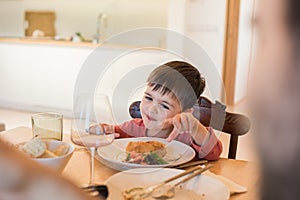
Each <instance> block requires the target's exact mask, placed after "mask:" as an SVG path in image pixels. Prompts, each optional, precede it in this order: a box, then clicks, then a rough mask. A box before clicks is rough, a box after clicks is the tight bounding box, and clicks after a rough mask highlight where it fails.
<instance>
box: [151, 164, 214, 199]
mask: <svg viewBox="0 0 300 200" xmlns="http://www.w3.org/2000/svg"><path fill="white" fill-rule="evenodd" d="M211 167H212V165H211V164H208V165H206V166H205V167H203V168H201V169H199V170H197V171H194V172H193V173H192V174H191V175H190V176H188V177H186V178H184V179H183V180H181V181H179V182H178V183H176V184H174V185H172V186H169V187H166V188H165V190H163V188H160V190H159V191H158V192H153V193H152V194H151V197H153V198H155V199H169V198H172V197H174V196H175V188H176V187H177V186H179V185H180V184H182V183H185V182H187V181H188V180H190V179H192V178H194V177H195V176H198V175H199V174H201V173H203V172H204V171H206V170H208V169H209V168H211Z"/></svg>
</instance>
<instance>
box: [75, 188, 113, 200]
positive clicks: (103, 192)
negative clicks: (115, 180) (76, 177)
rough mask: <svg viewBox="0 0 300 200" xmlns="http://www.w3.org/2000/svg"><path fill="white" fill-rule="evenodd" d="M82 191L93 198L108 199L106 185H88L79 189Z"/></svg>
mask: <svg viewBox="0 0 300 200" xmlns="http://www.w3.org/2000/svg"><path fill="white" fill-rule="evenodd" d="M81 189H83V190H84V191H86V192H88V193H89V195H91V196H93V197H100V198H101V199H106V198H107V197H108V188H107V186H106V185H89V186H86V187H81Z"/></svg>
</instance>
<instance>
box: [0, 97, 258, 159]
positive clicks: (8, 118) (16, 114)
mask: <svg viewBox="0 0 300 200" xmlns="http://www.w3.org/2000/svg"><path fill="white" fill-rule="evenodd" d="M227 109H228V110H229V111H234V112H238V113H242V114H246V115H248V113H249V112H248V110H247V103H246V101H241V102H240V103H238V104H237V105H235V106H232V107H228V108H227ZM31 114H32V113H29V112H24V111H18V110H9V109H4V108H0V122H2V123H5V125H6V129H12V128H15V127H18V126H27V127H31V118H30V116H31ZM63 129H64V133H69V132H70V120H69V119H66V118H65V119H64V128H63ZM220 139H221V141H222V143H223V146H224V150H223V153H222V157H227V154H228V142H229V137H228V135H227V134H224V133H221V135H220ZM237 159H241V160H250V161H257V156H256V152H255V147H254V142H253V134H252V131H251V130H250V131H249V132H248V133H247V134H246V135H243V136H241V137H240V138H239V143H238V149H237Z"/></svg>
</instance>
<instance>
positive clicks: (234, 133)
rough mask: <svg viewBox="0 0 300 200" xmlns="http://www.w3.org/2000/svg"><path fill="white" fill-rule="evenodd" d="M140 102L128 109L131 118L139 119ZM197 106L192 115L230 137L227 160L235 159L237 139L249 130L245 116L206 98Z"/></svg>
mask: <svg viewBox="0 0 300 200" xmlns="http://www.w3.org/2000/svg"><path fill="white" fill-rule="evenodd" d="M140 103H141V102H140V101H135V102H133V103H132V104H131V105H130V107H129V113H130V116H131V117H132V118H141V113H140ZM198 103H199V105H196V106H194V112H193V115H194V116H195V117H196V118H198V119H199V120H200V122H201V123H202V124H203V125H204V126H210V127H212V128H214V129H216V130H219V131H222V132H224V133H227V134H229V135H230V143H229V152H228V158H232V159H235V158H236V151H237V145H238V138H239V136H241V135H244V134H246V133H247V132H248V131H249V129H250V120H249V118H248V117H246V116H245V115H241V114H238V113H230V112H227V111H226V106H225V105H224V104H222V103H220V102H218V101H216V102H215V103H212V102H211V101H210V100H209V99H208V98H206V97H200V99H199V102H198Z"/></svg>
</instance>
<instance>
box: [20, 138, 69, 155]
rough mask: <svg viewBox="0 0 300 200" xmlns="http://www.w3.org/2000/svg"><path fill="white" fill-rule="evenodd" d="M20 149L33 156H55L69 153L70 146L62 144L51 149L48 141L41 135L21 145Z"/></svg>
mask: <svg viewBox="0 0 300 200" xmlns="http://www.w3.org/2000/svg"><path fill="white" fill-rule="evenodd" d="M19 149H20V150H21V151H23V152H24V153H26V154H27V155H29V156H30V157H32V158H55V157H58V156H62V155H65V154H67V153H68V151H69V147H68V146H67V145H64V144H61V145H60V146H58V147H57V148H56V149H54V150H52V151H51V150H49V149H48V147H47V143H46V142H44V141H42V140H41V139H40V138H39V137H35V138H33V139H31V140H30V141H28V142H26V143H24V144H22V145H19Z"/></svg>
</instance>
